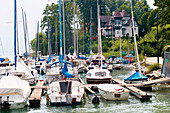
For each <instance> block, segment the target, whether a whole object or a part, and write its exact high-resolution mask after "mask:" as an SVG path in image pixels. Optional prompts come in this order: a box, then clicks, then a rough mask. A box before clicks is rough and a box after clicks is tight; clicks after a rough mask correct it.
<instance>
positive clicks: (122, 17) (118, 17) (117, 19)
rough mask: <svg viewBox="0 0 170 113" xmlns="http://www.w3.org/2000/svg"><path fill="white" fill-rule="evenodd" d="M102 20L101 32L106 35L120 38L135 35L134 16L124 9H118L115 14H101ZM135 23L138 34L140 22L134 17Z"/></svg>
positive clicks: (136, 33)
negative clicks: (120, 10)
mask: <svg viewBox="0 0 170 113" xmlns="http://www.w3.org/2000/svg"><path fill="white" fill-rule="evenodd" d="M100 20H101V33H102V35H104V36H106V37H112V36H113V37H114V38H119V37H122V36H126V35H127V34H129V36H130V37H132V36H133V33H134V32H133V24H132V18H131V17H130V15H129V14H127V13H126V12H125V10H122V12H119V10H118V9H117V10H116V13H114V14H113V16H100ZM134 20H135V21H134V23H135V27H134V28H135V35H138V25H139V23H138V22H137V21H136V19H135V18H134Z"/></svg>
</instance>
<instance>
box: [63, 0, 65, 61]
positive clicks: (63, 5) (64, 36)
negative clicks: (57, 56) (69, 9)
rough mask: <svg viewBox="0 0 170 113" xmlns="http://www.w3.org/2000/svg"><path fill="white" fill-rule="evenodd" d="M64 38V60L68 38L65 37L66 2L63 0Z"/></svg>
mask: <svg viewBox="0 0 170 113" xmlns="http://www.w3.org/2000/svg"><path fill="white" fill-rule="evenodd" d="M63 39H64V60H65V56H66V39H65V3H64V0H63Z"/></svg>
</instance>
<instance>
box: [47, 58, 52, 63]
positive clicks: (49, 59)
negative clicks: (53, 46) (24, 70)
mask: <svg viewBox="0 0 170 113" xmlns="http://www.w3.org/2000/svg"><path fill="white" fill-rule="evenodd" d="M49 62H51V56H49V57H48V60H47V64H48V63H49Z"/></svg>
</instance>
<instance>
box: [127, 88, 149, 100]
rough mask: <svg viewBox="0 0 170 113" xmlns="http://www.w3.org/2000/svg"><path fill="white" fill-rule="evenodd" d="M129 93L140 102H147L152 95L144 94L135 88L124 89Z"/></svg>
mask: <svg viewBox="0 0 170 113" xmlns="http://www.w3.org/2000/svg"><path fill="white" fill-rule="evenodd" d="M126 88H127V89H129V90H130V92H131V93H132V94H133V95H135V96H136V97H138V98H139V99H141V100H149V99H150V98H151V97H152V95H151V94H150V93H147V92H144V91H142V90H140V89H138V88H136V87H126Z"/></svg>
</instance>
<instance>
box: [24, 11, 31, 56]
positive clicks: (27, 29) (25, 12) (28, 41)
mask: <svg viewBox="0 0 170 113" xmlns="http://www.w3.org/2000/svg"><path fill="white" fill-rule="evenodd" d="M24 14H25V27H26V33H27V37H28V38H27V39H28V51H29V54H30V53H31V52H30V48H31V47H30V44H29V35H28V27H27V16H26V12H25V13H24Z"/></svg>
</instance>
